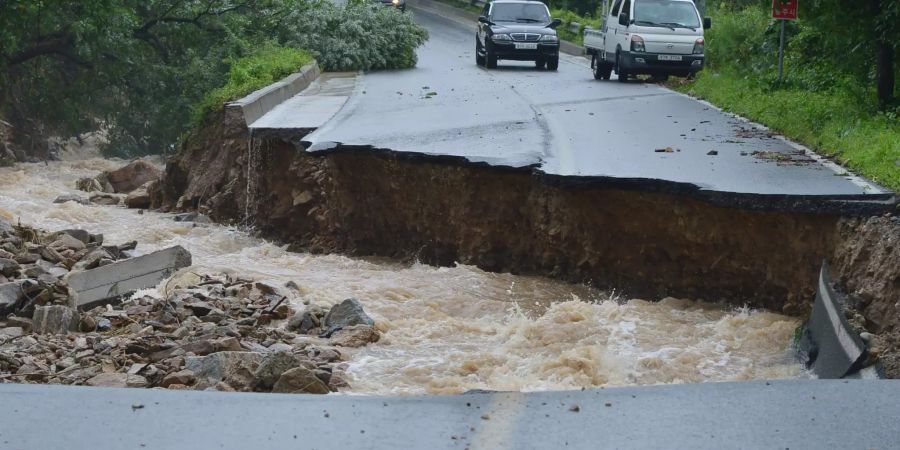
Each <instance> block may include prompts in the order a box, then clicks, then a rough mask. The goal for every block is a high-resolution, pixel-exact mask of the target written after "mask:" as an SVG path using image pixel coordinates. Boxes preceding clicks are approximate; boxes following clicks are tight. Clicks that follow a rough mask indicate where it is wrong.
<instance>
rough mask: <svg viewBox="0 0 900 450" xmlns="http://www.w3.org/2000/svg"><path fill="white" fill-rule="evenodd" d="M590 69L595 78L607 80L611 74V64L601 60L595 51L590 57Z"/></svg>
mask: <svg viewBox="0 0 900 450" xmlns="http://www.w3.org/2000/svg"><path fill="white" fill-rule="evenodd" d="M591 69H594V70H593V72H594V79H595V80H608V79H609V78H610V77H611V76H612V66H610V65H609V63H608V62H606V61H601V60H600V58H598V57H597V54H596V53H595V54H594V56H593V57H592V58H591Z"/></svg>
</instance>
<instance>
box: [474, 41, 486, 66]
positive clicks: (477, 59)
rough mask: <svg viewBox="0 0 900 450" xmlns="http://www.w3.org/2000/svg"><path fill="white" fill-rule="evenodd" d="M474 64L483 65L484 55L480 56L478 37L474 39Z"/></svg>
mask: <svg viewBox="0 0 900 450" xmlns="http://www.w3.org/2000/svg"><path fill="white" fill-rule="evenodd" d="M475 64H476V65H479V66H483V65H484V55H482V54H481V41H479V40H478V37H475Z"/></svg>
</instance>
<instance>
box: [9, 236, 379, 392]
mask: <svg viewBox="0 0 900 450" xmlns="http://www.w3.org/2000/svg"><path fill="white" fill-rule="evenodd" d="M0 236H2V237H3V239H2V241H0V242H2V244H0V246H2V248H3V250H0V252H2V253H0V270H2V273H3V277H4V278H3V279H2V280H4V282H3V283H2V284H0V292H4V289H5V288H4V286H8V285H10V284H12V285H15V287H16V288H17V289H18V290H17V291H16V292H17V294H15V296H14V297H15V298H14V301H12V302H9V303H8V305H7V308H6V309H5V310H4V312H3V314H2V316H0V382H18V383H57V384H74V385H89V386H110V387H148V388H153V387H159V388H168V389H207V390H220V391H256V392H282V393H312V394H325V393H328V392H334V391H337V390H338V389H340V388H342V387H347V386H348V385H347V381H346V376H345V375H344V370H345V364H344V363H342V357H343V356H344V353H343V351H344V349H346V348H347V347H359V346H364V345H367V344H369V343H371V342H375V341H377V340H378V339H379V337H380V334H379V332H378V330H377V329H376V328H375V324H374V321H373V320H372V319H371V318H370V317H369V316H368V315H366V313H365V312H364V311H363V309H362V306H361V305H360V303H359V302H358V301H357V300H355V299H348V300H345V301H344V302H342V303H340V304H338V305H335V306H333V307H332V308H330V309H328V310H326V309H325V308H321V307H318V306H315V305H304V304H303V303H302V302H300V301H298V299H299V298H300V297H301V293H300V287H299V286H297V285H296V284H295V283H293V282H288V283H286V284H284V285H281V284H278V283H272V282H263V281H256V280H252V279H249V278H245V277H241V276H238V275H233V274H222V273H213V274H198V273H196V272H195V271H193V270H192V269H190V268H185V269H182V270H180V271H178V272H177V273H175V275H173V276H171V277H169V278H168V279H166V280H165V281H163V282H162V283H161V284H160V286H161V287H159V288H158V289H150V290H138V291H137V292H129V293H127V294H121V295H118V296H117V297H116V298H115V299H109V301H106V300H104V302H103V304H101V305H99V306H97V305H88V306H86V307H85V308H82V310H79V309H76V308H75V305H76V302H73V301H72V298H70V291H71V290H72V289H71V288H70V287H68V286H67V284H66V280H67V278H68V276H67V275H68V274H69V272H70V271H71V272H73V273H72V275H75V274H74V272H80V275H79V276H82V277H84V276H85V275H90V274H91V271H92V270H93V271H95V272H101V271H102V272H103V273H104V276H108V275H109V273H110V272H111V271H109V270H107V269H109V268H99V269H98V267H103V266H106V265H109V264H116V266H121V268H122V270H119V268H118V267H117V272H124V269H125V268H128V267H130V266H129V264H131V263H132V262H133V261H136V260H138V259H139V258H144V257H138V258H134V259H130V260H126V261H122V262H115V261H117V259H121V258H125V257H128V250H129V249H133V248H134V246H135V245H136V244H135V243H129V244H126V245H124V246H103V245H102V236H98V235H91V234H89V233H86V232H82V231H79V230H74V231H72V230H70V231H62V232H58V233H44V232H41V231H38V230H34V229H31V228H25V227H12V226H9V224H5V223H3V222H0ZM76 242H77V243H76ZM7 256H8V257H7ZM132 265H133V264H132ZM144 270H145V271H146V270H149V269H147V268H144ZM121 276H122V277H123V278H124V277H128V276H131V275H130V274H128V273H123V274H122V275H121ZM20 287H21V288H20ZM148 287H150V286H148ZM154 287H155V286H154ZM19 288H20V289H19ZM6 289H7V290H11V289H9V288H6ZM0 295H2V294H0ZM295 308H297V309H296V310H295Z"/></svg>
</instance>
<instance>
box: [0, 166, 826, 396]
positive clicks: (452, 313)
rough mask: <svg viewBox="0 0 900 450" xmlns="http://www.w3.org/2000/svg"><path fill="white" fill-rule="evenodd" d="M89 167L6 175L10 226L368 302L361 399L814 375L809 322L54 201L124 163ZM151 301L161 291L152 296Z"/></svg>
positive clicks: (1, 196)
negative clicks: (357, 254) (296, 244)
mask: <svg viewBox="0 0 900 450" xmlns="http://www.w3.org/2000/svg"><path fill="white" fill-rule="evenodd" d="M120 165H121V163H120V162H113V161H106V160H101V159H91V160H84V161H70V162H55V163H50V164H49V165H44V164H23V165H19V166H16V167H14V168H0V216H3V217H5V218H7V219H10V220H20V219H21V221H22V223H23V224H30V225H33V226H37V227H41V228H45V229H48V230H56V229H62V228H84V229H87V230H90V231H91V232H95V233H97V232H99V233H103V234H104V235H105V236H106V239H107V241H109V242H114V243H119V242H124V241H128V240H137V241H138V242H139V246H138V253H147V252H151V251H154V250H157V249H160V248H165V247H169V246H172V245H182V246H184V247H185V248H187V249H188V250H189V251H191V253H193V255H194V264H195V266H197V270H204V271H221V270H227V271H234V272H238V273H242V274H247V275H251V276H254V277H257V278H259V279H269V280H279V281H287V280H293V281H295V282H296V283H298V284H299V285H300V286H301V288H302V295H301V296H300V297H299V298H296V299H294V301H295V302H303V301H308V302H310V303H314V304H320V305H322V306H326V307H327V306H330V305H332V304H334V303H337V302H339V301H341V300H343V299H344V298H348V297H356V298H359V299H360V300H361V301H362V303H363V305H364V307H365V309H366V311H367V312H368V313H369V314H370V315H371V316H372V317H373V318H374V319H375V320H376V325H377V326H378V328H379V329H380V330H382V332H383V337H382V340H381V341H380V342H378V343H377V344H373V345H369V346H368V347H365V348H362V349H355V350H351V351H348V352H346V353H347V359H348V364H349V368H348V373H349V376H350V380H349V381H350V383H351V386H352V389H351V391H352V392H357V393H381V394H420V393H428V394H438V393H459V392H465V391H467V390H470V389H493V390H525V391H532V390H556V389H577V388H581V387H591V386H602V385H627V384H660V383H694V382H704V381H727V380H746V379H755V378H796V377H808V376H810V375H809V374H808V373H807V372H805V371H804V370H802V368H801V366H800V365H799V364H798V363H797V362H796V360H795V359H794V358H793V357H792V354H791V352H790V350H789V344H790V340H791V338H792V335H793V331H794V329H795V327H796V326H797V325H798V324H799V322H798V321H797V320H796V319H794V318H791V317H787V316H783V315H780V314H774V313H771V312H766V311H754V310H747V309H733V308H727V307H722V306H719V305H712V304H705V303H699V302H694V301H690V300H678V299H664V300H662V301H660V302H648V301H643V300H637V299H634V300H628V301H624V300H623V299H610V296H609V295H608V294H607V293H604V292H600V291H598V290H596V289H593V288H591V287H588V286H583V285H571V284H566V283H562V282H558V281H554V280H549V279H545V278H540V277H525V276H514V275H509V274H494V273H487V272H484V271H481V270H479V269H478V268H476V267H471V266H464V265H459V266H456V267H449V268H438V267H431V266H426V265H421V264H413V265H402V264H398V263H395V262H390V261H381V260H364V259H359V258H348V257H344V256H338V255H310V254H305V253H291V252H287V251H286V250H285V249H284V248H283V247H282V246H279V245H275V244H273V243H270V242H267V241H264V240H260V239H257V238H254V237H252V236H251V235H249V234H248V233H246V232H244V231H241V230H238V229H235V228H230V227H225V226H220V225H209V226H198V227H194V226H192V225H191V224H182V223H176V222H174V221H172V220H171V216H170V215H167V214H159V213H145V214H143V215H139V214H138V213H137V211H135V210H128V209H124V208H117V207H104V206H83V205H79V204H75V203H72V202H69V203H65V204H53V203H52V201H53V199H54V198H56V197H57V196H58V195H61V194H66V193H73V192H75V190H74V184H75V180H76V179H78V178H80V177H83V176H93V175H96V173H98V172H100V171H102V170H107V169H112V168H116V167H118V166H120ZM151 293H152V292H151Z"/></svg>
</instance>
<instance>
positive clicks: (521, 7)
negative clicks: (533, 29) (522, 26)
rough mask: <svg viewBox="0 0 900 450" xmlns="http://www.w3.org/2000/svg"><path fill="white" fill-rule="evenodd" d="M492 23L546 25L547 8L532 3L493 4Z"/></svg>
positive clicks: (548, 19)
mask: <svg viewBox="0 0 900 450" xmlns="http://www.w3.org/2000/svg"><path fill="white" fill-rule="evenodd" d="M491 20H492V21H494V22H520V23H547V22H550V14H549V13H548V12H547V7H546V6H544V5H541V4H534V3H495V4H494V9H493V10H491Z"/></svg>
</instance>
